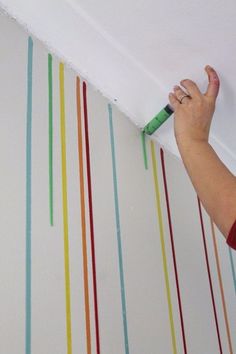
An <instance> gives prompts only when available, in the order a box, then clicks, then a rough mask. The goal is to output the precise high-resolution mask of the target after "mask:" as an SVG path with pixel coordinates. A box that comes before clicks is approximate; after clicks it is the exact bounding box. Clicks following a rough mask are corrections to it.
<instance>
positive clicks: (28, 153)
mask: <svg viewBox="0 0 236 354" xmlns="http://www.w3.org/2000/svg"><path fill="white" fill-rule="evenodd" d="M32 67H33V40H32V38H31V37H29V39H28V72H27V122H26V124H27V126H26V289H25V290H26V296H25V312H26V313H25V353H26V354H31V143H32V141H31V140H32V139H31V137H32Z"/></svg>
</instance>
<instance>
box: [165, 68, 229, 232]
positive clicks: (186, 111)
mask: <svg viewBox="0 0 236 354" xmlns="http://www.w3.org/2000/svg"><path fill="white" fill-rule="evenodd" d="M205 69H206V72H207V74H208V78H209V84H208V88H207V91H206V93H205V94H202V93H201V92H200V90H199V88H198V87H197V85H196V84H195V83H194V82H193V81H191V80H183V81H181V85H182V86H183V87H184V88H185V89H186V91H187V93H188V94H189V95H190V96H191V98H188V97H187V98H184V99H183V101H182V104H181V103H180V102H179V99H180V98H181V97H182V96H183V95H184V94H186V92H185V91H184V90H182V88H181V87H180V86H176V87H175V88H174V93H171V94H170V96H169V99H170V104H171V106H172V107H173V108H174V111H175V121H174V124H175V137H176V142H177V145H178V148H179V151H180V154H181V157H182V159H183V163H184V165H185V168H186V170H187V172H188V175H189V177H190V179H191V181H192V184H193V186H194V188H195V190H196V192H197V194H198V196H199V198H200V200H201V202H202V204H203V206H204V207H205V209H206V211H207V212H208V214H209V215H210V217H211V218H212V220H213V221H214V222H215V224H216V225H217V227H218V228H219V230H220V231H221V232H222V234H223V235H224V236H225V238H227V237H228V235H229V232H230V230H231V228H232V225H233V223H234V221H235V220H236V177H235V176H234V175H233V174H232V173H231V172H230V171H229V170H228V168H227V167H226V166H225V165H224V164H223V162H222V161H221V160H220V159H219V157H218V156H217V154H216V153H215V151H214V149H213V148H212V146H211V145H210V144H209V142H208V138H209V131H210V125H211V121H212V117H213V114H214V111H215V102H216V98H217V95H218V92H219V87H220V81H219V78H218V75H217V74H216V72H215V71H214V70H213V69H212V68H210V67H209V66H208V67H206V68H205ZM235 237H236V235H235Z"/></svg>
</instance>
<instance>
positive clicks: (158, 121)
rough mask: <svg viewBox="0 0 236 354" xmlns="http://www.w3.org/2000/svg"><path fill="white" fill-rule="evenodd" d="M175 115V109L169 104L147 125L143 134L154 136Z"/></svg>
mask: <svg viewBox="0 0 236 354" xmlns="http://www.w3.org/2000/svg"><path fill="white" fill-rule="evenodd" d="M173 113H174V111H173V109H172V108H171V106H170V105H169V104H168V105H167V106H165V107H164V108H163V109H162V110H161V111H160V112H159V113H158V114H157V115H156V116H155V117H154V118H153V119H152V120H151V121H150V122H149V123H148V124H147V125H145V127H144V128H143V132H144V133H145V134H148V135H152V134H153V133H154V132H155V131H156V130H157V129H158V128H159V127H160V126H161V125H162V124H163V123H164V122H165V121H166V120H167V119H168V118H169V117H170V116H171V115H172V114H173Z"/></svg>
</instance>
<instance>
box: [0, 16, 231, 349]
mask: <svg viewBox="0 0 236 354" xmlns="http://www.w3.org/2000/svg"><path fill="white" fill-rule="evenodd" d="M0 28H1V31H0V44H1V53H2V55H1V61H0V63H1V65H0V77H1V82H0V92H1V95H0V117H1V120H0V122H1V129H0V146H1V149H0V151H1V152H0V161H1V171H2V173H1V199H0V212H1V239H0V242H1V247H0V283H1V301H0V313H1V321H0V353H4V354H19V353H26V354H30V353H34V354H41V353H44V354H46V353H47V354H51V353H56V354H62V353H68V354H71V353H104V354H108V353H109V354H121V353H125V354H128V353H135V354H143V353H148V354H159V353H191V354H199V353H207V354H208V353H209V354H210V353H211V354H212V353H218V352H219V353H233V352H234V351H236V341H235V336H234V333H235V328H236V321H235V318H236V316H235V315H236V310H235V295H236V279H235V254H234V253H233V251H230V250H229V249H228V247H227V245H226V244H225V241H224V239H223V238H222V236H221V235H220V233H219V231H218V230H217V228H216V227H215V226H214V225H212V224H211V221H210V220H209V217H208V216H207V215H206V213H205V211H204V209H203V208H202V207H201V205H200V204H199V203H198V199H197V196H196V194H195V192H194V190H193V188H192V186H191V184H190V181H189V179H188V176H187V175H186V172H185V170H184V168H183V165H182V163H181V162H180V161H179V160H178V159H176V158H175V157H173V156H172V155H171V154H169V153H168V152H166V151H164V150H163V149H162V148H161V147H160V146H159V145H158V144H156V143H154V142H150V141H147V164H148V169H146V168H145V165H144V157H143V151H142V144H141V137H140V131H139V130H138V129H137V128H136V127H134V126H133V125H132V124H131V123H130V121H129V120H128V119H127V117H125V116H124V115H123V114H122V113H120V112H119V111H118V110H117V109H116V108H115V107H114V106H113V105H111V103H109V101H108V100H107V99H105V98H104V97H102V95H101V94H100V92H98V91H96V90H95V89H94V88H92V87H91V86H90V85H89V84H88V83H86V82H84V81H83V79H82V78H79V77H77V76H76V73H75V72H74V71H72V70H71V69H70V68H68V67H67V66H64V64H63V63H61V62H60V61H59V60H58V59H57V58H56V57H54V56H51V55H50V53H48V51H47V50H46V48H45V47H44V46H43V45H42V44H41V43H40V42H38V41H37V40H36V39H34V38H33V39H32V38H31V37H28V34H27V33H26V32H24V31H23V30H22V29H21V28H20V27H19V26H18V25H17V24H16V23H15V22H14V21H12V20H9V18H7V17H5V16H4V15H1V16H0Z"/></svg>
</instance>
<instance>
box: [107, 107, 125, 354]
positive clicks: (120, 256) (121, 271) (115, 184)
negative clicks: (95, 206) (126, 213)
mask: <svg viewBox="0 0 236 354" xmlns="http://www.w3.org/2000/svg"><path fill="white" fill-rule="evenodd" d="M108 112H109V124H110V138H111V153H112V172H113V188H114V200H115V214H116V234H117V243H118V256H119V271H120V287H121V302H122V316H123V327H124V344H125V354H129V340H128V325H127V315H126V300H125V282H124V270H123V256H122V244H121V229H120V212H119V199H118V188H117V174H116V156H115V141H114V131H113V121H112V107H111V105H110V104H108Z"/></svg>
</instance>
